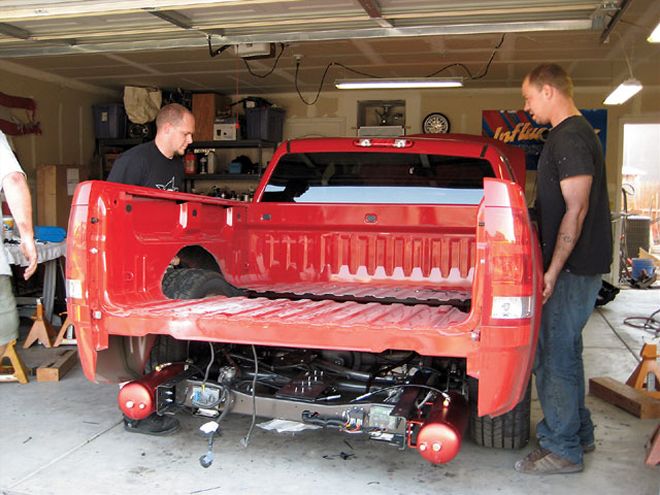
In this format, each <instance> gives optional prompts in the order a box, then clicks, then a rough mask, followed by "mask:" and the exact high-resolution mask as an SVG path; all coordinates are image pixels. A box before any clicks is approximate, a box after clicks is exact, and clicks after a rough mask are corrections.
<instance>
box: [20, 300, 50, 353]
mask: <svg viewBox="0 0 660 495" xmlns="http://www.w3.org/2000/svg"><path fill="white" fill-rule="evenodd" d="M54 336H55V330H53V326H52V325H51V324H50V322H49V321H48V320H47V319H45V318H44V307H43V305H42V304H41V299H37V314H36V316H35V317H34V324H33V325H32V328H31V329H30V333H28V336H27V338H26V339H25V342H24V343H23V349H27V348H28V347H30V346H31V345H32V344H34V342H35V341H36V340H39V342H41V344H43V346H44V347H48V348H50V347H52V344H51V342H52V340H53V338H54Z"/></svg>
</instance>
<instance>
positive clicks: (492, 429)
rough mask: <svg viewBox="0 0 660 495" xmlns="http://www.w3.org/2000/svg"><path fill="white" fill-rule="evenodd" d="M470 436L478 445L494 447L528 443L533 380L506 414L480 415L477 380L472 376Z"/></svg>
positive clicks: (514, 446) (470, 385) (504, 447)
mask: <svg viewBox="0 0 660 495" xmlns="http://www.w3.org/2000/svg"><path fill="white" fill-rule="evenodd" d="M469 387H470V437H471V438H472V440H473V441H474V443H476V444H477V445H481V446H483V447H489V448H492V449H521V448H523V447H524V446H525V445H527V443H528V442H529V432H530V410H531V403H532V387H531V380H530V383H529V384H528V385H527V392H526V393H525V396H524V397H523V399H522V400H521V401H520V402H519V403H518V404H517V405H516V407H515V408H513V409H512V410H511V411H509V412H508V413H506V414H502V415H501V416H495V417H492V416H482V417H479V416H478V414H477V396H478V389H479V386H478V381H477V380H475V379H473V378H470V379H469Z"/></svg>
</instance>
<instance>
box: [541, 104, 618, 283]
mask: <svg viewBox="0 0 660 495" xmlns="http://www.w3.org/2000/svg"><path fill="white" fill-rule="evenodd" d="M576 175H591V176H592V177H593V179H592V183H591V192H590V194H589V211H588V212H587V216H586V217H585V219H584V224H583V226H582V233H581V234H580V238H579V239H578V241H577V244H576V245H575V248H574V249H573V252H572V253H571V255H570V257H569V258H568V260H567V261H566V264H565V265H564V269H565V270H567V271H570V272H572V273H575V274H577V275H596V274H599V273H607V272H609V271H610V264H611V263H612V230H611V225H610V207H609V201H608V197H607V179H606V176H605V160H604V159H603V150H602V148H601V146H600V141H599V140H598V138H597V137H596V133H595V132H594V130H593V128H592V127H591V125H590V124H589V122H587V120H586V119H585V118H584V117H582V116H581V115H580V116H574V117H569V118H567V119H566V120H564V121H562V122H561V123H560V124H559V125H557V126H556V127H554V128H553V129H552V130H551V131H550V133H549V135H548V139H547V141H546V143H545V146H544V147H543V151H542V152H541V156H540V158H539V164H538V175H537V192H536V212H537V215H538V221H539V227H540V233H541V248H542V251H543V264H544V267H545V269H547V268H548V266H549V265H550V261H551V259H552V253H553V252H554V249H555V243H556V241H557V234H558V232H559V224H560V223H561V220H562V217H563V216H564V213H565V212H566V203H565V202H564V197H563V196H562V193H561V188H560V185H559V182H560V181H561V180H563V179H566V178H568V177H573V176H576Z"/></svg>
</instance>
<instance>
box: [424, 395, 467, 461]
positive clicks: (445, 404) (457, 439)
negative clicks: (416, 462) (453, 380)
mask: <svg viewBox="0 0 660 495" xmlns="http://www.w3.org/2000/svg"><path fill="white" fill-rule="evenodd" d="M467 406H468V404H467V401H466V400H465V397H463V396H462V395H460V394H457V393H453V392H450V393H449V398H448V399H444V400H443V399H442V398H438V400H437V401H436V402H434V403H433V404H432V405H431V409H430V411H429V412H428V415H427V417H426V418H425V419H424V421H423V422H422V426H421V428H420V430H419V433H418V434H417V439H416V448H417V451H418V452H419V453H420V454H421V455H422V457H423V458H424V459H426V460H427V461H429V462H432V463H433V464H444V463H446V462H449V461H451V460H452V459H453V458H454V457H456V454H458V451H459V450H460V448H461V441H462V440H463V434H464V432H465V428H466V426H467V422H468V407H467Z"/></svg>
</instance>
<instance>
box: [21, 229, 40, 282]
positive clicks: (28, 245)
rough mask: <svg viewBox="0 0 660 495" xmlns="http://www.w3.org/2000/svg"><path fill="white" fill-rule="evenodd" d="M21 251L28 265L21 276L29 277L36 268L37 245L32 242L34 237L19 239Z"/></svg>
mask: <svg viewBox="0 0 660 495" xmlns="http://www.w3.org/2000/svg"><path fill="white" fill-rule="evenodd" d="M21 252H22V253H23V256H25V259H26V260H28V266H27V267H26V268H25V271H24V272H23V278H25V280H27V279H29V278H30V277H31V276H32V275H33V274H34V272H35V271H36V270H37V246H36V244H35V243H34V237H25V238H22V239H21Z"/></svg>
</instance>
